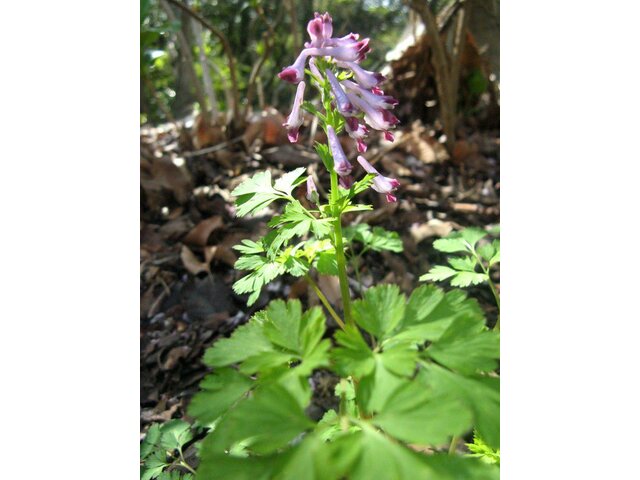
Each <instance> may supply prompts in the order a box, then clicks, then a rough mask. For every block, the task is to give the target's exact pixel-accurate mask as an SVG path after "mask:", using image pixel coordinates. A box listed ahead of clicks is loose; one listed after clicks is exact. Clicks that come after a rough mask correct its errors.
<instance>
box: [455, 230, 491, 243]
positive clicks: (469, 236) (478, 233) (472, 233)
mask: <svg viewBox="0 0 640 480" xmlns="http://www.w3.org/2000/svg"><path fill="white" fill-rule="evenodd" d="M487 235H488V233H487V232H485V231H484V230H480V229H479V228H474V227H471V228H465V229H464V230H462V231H461V232H460V236H461V237H462V238H463V239H464V240H466V241H467V242H469V244H470V245H471V246H475V244H476V243H478V241H480V240H481V239H483V238H484V237H486V236H487Z"/></svg>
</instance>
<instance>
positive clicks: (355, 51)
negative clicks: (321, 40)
mask: <svg viewBox="0 0 640 480" xmlns="http://www.w3.org/2000/svg"><path fill="white" fill-rule="evenodd" d="M326 43H327V42H325V44H326ZM370 51H371V49H370V48H369V39H368V38H365V39H364V40H360V41H357V42H356V41H345V42H341V43H336V44H335V46H329V47H327V46H324V47H321V48H305V49H304V50H303V51H302V52H303V53H305V52H306V55H313V56H315V57H333V58H334V59H335V60H340V61H343V62H355V61H361V60H364V58H365V57H366V55H367V53H369V52H370Z"/></svg>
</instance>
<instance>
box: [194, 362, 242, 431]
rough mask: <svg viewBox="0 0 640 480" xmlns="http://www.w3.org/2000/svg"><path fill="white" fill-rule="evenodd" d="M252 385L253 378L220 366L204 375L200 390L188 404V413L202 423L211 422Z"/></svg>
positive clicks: (207, 423)
mask: <svg viewBox="0 0 640 480" xmlns="http://www.w3.org/2000/svg"><path fill="white" fill-rule="evenodd" d="M252 385H253V380H251V379H250V378H249V377H246V376H244V375H242V374H240V373H238V372H237V371H236V370H233V369H232V368H222V369H218V370H216V371H215V372H214V373H211V374H209V375H207V376H206V377H204V379H203V380H202V381H201V382H200V391H199V392H198V393H196V394H195V395H194V397H193V399H192V400H191V404H190V405H189V415H191V416H193V417H195V418H197V419H198V421H199V422H200V423H201V424H203V425H209V424H211V423H213V422H214V421H215V420H216V419H217V418H218V417H220V415H222V414H223V413H225V412H226V411H227V410H228V409H229V408H231V407H232V406H233V405H234V404H235V403H236V402H237V401H238V400H239V399H240V398H241V397H242V396H243V395H244V394H245V393H247V392H248V391H249V390H250V389H251V387H252Z"/></svg>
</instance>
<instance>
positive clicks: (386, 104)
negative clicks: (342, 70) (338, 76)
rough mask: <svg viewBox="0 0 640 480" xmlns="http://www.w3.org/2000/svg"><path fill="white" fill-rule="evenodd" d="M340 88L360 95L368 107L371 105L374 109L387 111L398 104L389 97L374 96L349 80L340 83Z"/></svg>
mask: <svg viewBox="0 0 640 480" xmlns="http://www.w3.org/2000/svg"><path fill="white" fill-rule="evenodd" d="M342 86H344V87H345V88H346V89H347V90H349V91H351V92H353V93H355V94H357V95H360V96H361V97H362V98H363V99H364V100H365V101H366V102H367V103H368V104H369V105H372V106H373V107H375V108H384V109H385V110H388V109H390V108H393V107H395V106H396V105H397V104H398V100H396V99H395V98H393V97H392V96H391V95H376V94H375V93H371V92H370V91H369V90H366V89H364V88H362V87H361V86H360V85H358V84H357V83H353V82H352V81H351V80H344V81H342Z"/></svg>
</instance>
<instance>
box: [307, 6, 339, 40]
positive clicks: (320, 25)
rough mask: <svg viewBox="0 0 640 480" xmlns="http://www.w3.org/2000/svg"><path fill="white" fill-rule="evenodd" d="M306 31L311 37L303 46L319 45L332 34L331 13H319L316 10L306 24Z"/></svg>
mask: <svg viewBox="0 0 640 480" xmlns="http://www.w3.org/2000/svg"><path fill="white" fill-rule="evenodd" d="M307 32H309V37H311V42H310V43H305V44H304V46H305V47H321V46H322V45H323V43H324V41H325V40H326V39H329V38H331V35H332V34H333V23H332V18H331V15H329V14H328V13H327V12H325V13H323V14H322V15H320V14H319V13H318V12H316V13H315V14H314V19H313V20H310V21H309V23H308V24H307Z"/></svg>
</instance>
